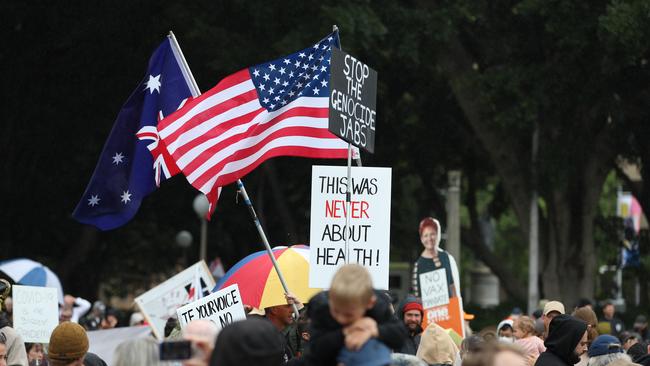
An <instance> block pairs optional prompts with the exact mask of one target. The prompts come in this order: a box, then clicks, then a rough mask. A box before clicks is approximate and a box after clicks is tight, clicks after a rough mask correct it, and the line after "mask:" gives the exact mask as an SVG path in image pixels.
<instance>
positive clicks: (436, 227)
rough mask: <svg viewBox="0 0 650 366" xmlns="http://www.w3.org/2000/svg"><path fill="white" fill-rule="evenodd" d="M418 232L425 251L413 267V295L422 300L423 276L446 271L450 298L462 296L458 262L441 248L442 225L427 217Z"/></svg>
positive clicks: (421, 222)
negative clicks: (421, 277)
mask: <svg viewBox="0 0 650 366" xmlns="http://www.w3.org/2000/svg"><path fill="white" fill-rule="evenodd" d="M418 232H419V234H420V242H421V243H422V246H423V247H424V249H423V250H422V254H420V257H419V258H418V259H417V261H415V264H414V265H413V282H412V287H413V294H414V295H415V296H416V297H420V298H422V295H421V294H420V275H421V274H423V273H428V272H432V271H436V270H440V269H444V270H445V274H446V276H447V285H448V291H449V297H454V296H460V280H459V276H458V266H457V265H456V260H455V259H454V257H453V256H452V255H451V254H449V253H447V252H446V251H445V250H443V249H441V248H440V237H441V235H442V229H441V227H440V223H439V222H438V220H436V219H434V218H432V217H426V218H424V219H422V221H420V226H419V229H418Z"/></svg>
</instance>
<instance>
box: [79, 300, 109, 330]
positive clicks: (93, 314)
mask: <svg viewBox="0 0 650 366" xmlns="http://www.w3.org/2000/svg"><path fill="white" fill-rule="evenodd" d="M105 312H106V305H104V303H103V302H101V301H99V300H97V301H95V302H94V303H93V307H92V309H91V310H90V312H89V313H88V314H86V316H83V317H82V318H81V319H80V320H79V324H81V325H83V327H84V328H86V330H96V329H99V327H100V325H101V322H102V319H103V318H104V313H105Z"/></svg>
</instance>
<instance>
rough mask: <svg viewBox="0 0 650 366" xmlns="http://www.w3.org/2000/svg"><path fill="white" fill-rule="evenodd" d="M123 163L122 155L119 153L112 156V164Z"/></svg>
mask: <svg viewBox="0 0 650 366" xmlns="http://www.w3.org/2000/svg"><path fill="white" fill-rule="evenodd" d="M123 162H124V155H122V153H121V152H116V153H115V155H113V164H115V165H120V163H123Z"/></svg>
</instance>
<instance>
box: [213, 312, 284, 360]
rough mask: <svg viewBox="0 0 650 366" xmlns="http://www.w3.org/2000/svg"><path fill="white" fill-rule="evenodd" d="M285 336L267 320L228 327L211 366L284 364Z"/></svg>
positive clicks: (218, 343) (218, 341)
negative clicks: (283, 339) (283, 338)
mask: <svg viewBox="0 0 650 366" xmlns="http://www.w3.org/2000/svg"><path fill="white" fill-rule="evenodd" d="M283 354H284V346H283V342H282V334H281V333H280V332H278V330H277V329H276V328H275V326H274V325H273V324H271V322H269V321H268V320H265V319H255V318H249V319H246V320H243V321H239V322H235V323H233V324H231V325H228V326H227V327H225V328H224V329H223V330H222V331H221V332H220V333H219V336H218V337H217V343H216V344H215V346H214V351H213V352H212V358H211V359H210V365H211V366H217V365H218V366H231V365H232V366H236V365H252V366H254V365H260V366H262V365H270V366H273V365H277V366H280V365H282V364H283V363H284V362H283V361H284V360H283Z"/></svg>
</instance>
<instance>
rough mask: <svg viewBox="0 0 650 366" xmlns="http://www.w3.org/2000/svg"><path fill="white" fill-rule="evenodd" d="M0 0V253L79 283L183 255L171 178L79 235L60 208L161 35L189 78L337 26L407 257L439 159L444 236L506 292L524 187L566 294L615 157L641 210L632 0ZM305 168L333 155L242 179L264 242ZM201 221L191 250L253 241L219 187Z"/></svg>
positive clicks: (176, 182) (291, 231)
mask: <svg viewBox="0 0 650 366" xmlns="http://www.w3.org/2000/svg"><path fill="white" fill-rule="evenodd" d="M0 10H2V12H3V14H6V15H7V16H6V17H5V19H6V20H7V21H5V22H2V23H1V24H0V29H2V30H3V34H5V47H4V52H1V53H0V62H1V63H2V66H3V68H2V69H3V70H5V74H4V78H3V79H4V83H3V84H4V85H5V86H6V89H5V90H6V91H5V93H4V96H5V101H6V102H5V104H4V105H5V109H4V112H5V113H4V118H3V119H4V123H3V126H4V133H3V134H2V136H1V137H0V139H2V140H1V143H0V153H2V156H3V157H4V160H5V163H4V164H3V172H2V173H3V174H2V177H3V179H2V181H1V183H0V190H1V192H2V195H1V196H2V198H0V199H1V201H0V203H1V204H2V207H3V208H4V209H3V210H2V222H3V223H4V225H3V227H4V230H3V232H2V233H0V243H2V245H1V246H0V255H1V256H2V257H4V258H8V257H17V256H26V257H31V258H34V259H37V260H42V261H44V262H45V263H47V264H49V265H50V266H51V267H52V268H53V269H55V270H57V271H58V272H59V273H60V274H61V275H62V277H63V280H64V285H65V287H66V289H69V290H70V291H74V292H77V293H79V294H85V295H86V296H89V297H93V296H94V295H95V294H96V293H97V291H98V289H97V286H98V284H99V283H101V282H110V281H115V279H118V280H119V281H134V282H143V283H144V282H146V281H147V280H148V279H149V276H150V275H151V274H152V273H155V272H160V271H165V270H169V269H170V268H172V267H173V265H174V264H176V263H177V262H178V260H179V258H181V257H182V256H183V252H182V250H181V249H180V248H178V247H177V246H176V245H175V243H174V237H175V235H176V233H177V232H178V231H180V230H183V229H188V230H190V231H192V232H193V233H197V234H196V235H195V242H197V241H198V226H199V221H198V219H197V218H196V215H195V214H194V212H193V210H192V207H191V202H192V199H193V197H194V195H195V191H194V190H193V188H191V187H190V186H189V184H187V182H186V181H185V180H184V179H183V178H182V177H176V178H174V179H172V180H171V181H168V182H165V183H164V184H163V186H162V187H161V189H160V190H159V191H158V192H155V193H154V194H153V195H151V196H150V197H149V198H147V199H146V200H145V202H144V204H143V206H142V207H141V209H140V212H139V214H138V215H137V216H136V218H135V219H134V220H133V221H132V222H131V223H129V224H128V225H126V226H125V227H123V228H120V229H117V230H114V231H110V232H98V231H96V230H94V229H92V228H88V227H84V226H82V225H80V224H78V223H76V222H75V221H73V220H72V219H71V217H70V213H71V212H72V210H73V208H74V207H75V205H76V204H77V202H78V200H79V199H80V197H81V195H82V193H83V191H84V188H85V185H86V184H87V182H88V179H89V178H90V175H91V174H92V171H93V169H94V166H95V163H96V160H97V157H98V155H99V152H100V151H101V147H102V145H103V143H104V140H105V138H106V137H107V136H108V133H109V131H110V129H111V126H112V124H113V122H114V118H115V116H116V114H117V112H118V111H119V108H120V107H121V105H122V103H123V102H124V101H125V100H126V98H127V97H128V95H129V94H130V92H131V91H132V89H133V88H134V87H135V85H137V83H138V81H139V80H141V78H142V77H143V75H142V73H143V70H144V69H145V66H146V60H147V59H148V57H149V55H150V53H151V51H152V50H153V49H155V47H156V46H157V44H158V43H159V42H160V41H161V40H162V39H163V37H164V36H165V35H166V34H167V32H168V31H169V30H173V31H174V32H175V34H176V35H177V37H178V39H179V41H180V44H181V47H182V48H183V50H184V53H185V56H186V58H187V60H188V62H189V64H190V67H191V68H192V71H193V73H194V75H195V76H196V78H197V82H198V84H199V85H200V87H201V89H202V90H207V89H208V88H210V87H212V86H214V85H215V84H216V83H217V82H218V81H219V80H220V79H221V78H223V77H224V76H226V75H228V74H230V73H232V72H235V71H237V70H239V69H242V68H244V67H247V66H249V65H253V64H256V63H260V62H264V61H267V60H270V59H273V58H277V57H279V56H281V55H284V54H287V53H290V52H294V51H295V50H297V49H299V48H302V47H304V46H305V45H307V44H310V43H312V42H313V41H314V40H317V39H319V38H320V37H322V36H323V35H325V34H327V33H329V32H330V31H331V29H332V25H333V24H336V25H338V27H339V28H340V33H341V42H342V47H343V49H344V50H346V51H348V52H350V53H352V54H354V55H355V56H357V57H358V58H360V59H361V60H364V61H365V62H367V63H368V64H370V65H372V66H373V68H375V69H376V70H378V72H379V86H378V116H379V120H378V124H377V126H378V127H377V141H376V146H377V149H376V154H374V155H367V154H365V155H363V161H364V165H371V166H388V167H392V168H393V180H394V181H393V197H392V220H391V222H392V230H391V243H392V245H391V252H392V255H391V258H392V259H393V260H396V261H397V260H402V261H409V262H410V261H412V260H414V259H415V258H416V256H417V253H418V252H419V251H420V248H421V247H420V243H419V238H418V237H417V223H418V221H419V219H420V218H421V217H423V216H425V215H433V216H437V217H440V218H441V219H442V222H443V223H444V222H445V219H446V218H445V187H446V181H447V178H446V173H447V171H449V170H450V169H460V170H461V171H463V176H464V180H463V182H464V183H463V199H464V202H463V204H464V215H465V216H464V217H465V221H464V222H463V234H462V241H463V248H467V249H470V251H471V252H472V253H473V254H475V255H476V256H477V257H480V258H481V259H482V260H483V261H485V262H486V264H487V265H488V266H490V267H491V268H492V269H493V271H494V272H495V273H496V274H497V275H499V276H500V277H502V278H509V280H508V281H506V282H505V283H503V284H504V286H505V287H506V290H507V292H508V293H509V294H510V295H511V296H512V297H513V298H515V299H518V300H523V299H525V296H526V293H525V285H524V282H521V283H520V282H519V281H517V280H516V279H513V277H508V276H510V275H511V274H512V273H520V271H521V270H522V268H523V267H525V266H527V263H522V259H521V257H519V259H518V260H517V259H516V258H515V257H513V261H512V262H510V263H505V264H504V263H502V261H500V260H499V258H500V257H499V256H500V255H501V254H503V252H504V251H508V250H513V249H512V248H515V250H517V251H518V252H520V253H525V251H526V243H527V238H528V232H529V205H530V197H531V194H532V192H533V191H536V192H538V194H539V208H540V217H541V232H540V235H541V244H540V246H541V248H542V249H541V253H542V257H541V258H540V261H541V267H540V268H541V269H542V274H541V276H540V280H541V282H542V290H543V294H544V295H545V296H552V297H556V296H557V297H562V298H564V299H567V300H568V301H570V300H574V299H575V298H576V297H578V296H586V297H593V295H594V292H593V291H594V285H595V282H594V280H595V277H596V265H597V254H598V251H597V247H596V246H595V244H594V243H595V242H596V241H597V238H595V237H594V233H595V232H596V228H595V221H594V220H595V219H596V218H597V216H598V214H599V213H600V208H599V206H598V203H599V198H600V197H601V194H602V189H603V184H604V183H605V180H606V177H607V176H608V174H609V173H610V172H611V171H613V170H616V169H617V167H618V165H617V161H618V159H619V158H621V157H624V158H627V159H628V160H630V161H632V162H633V163H635V164H638V166H639V167H640V169H641V173H642V176H643V177H644V178H645V179H644V180H643V182H642V183H633V182H627V183H626V184H627V187H629V189H633V190H634V191H635V193H636V194H637V196H638V197H639V200H640V201H641V203H642V205H643V206H644V207H646V211H648V210H650V188H648V182H650V173H648V171H649V168H648V162H650V150H649V149H648V147H647V143H646V142H647V140H648V137H650V129H649V128H648V123H647V121H648V111H647V108H645V106H646V101H647V100H648V92H649V87H648V85H650V83H648V81H649V76H650V73H649V70H648V56H649V54H648V51H649V48H648V46H647V39H648V35H650V22H649V21H648V20H649V19H648V18H649V16H650V15H649V14H650V5H649V4H648V3H647V2H646V1H643V0H629V1H623V0H610V1H605V0H597V1H562V0H553V1H547V0H545V1H542V0H524V1H505V0H497V1H471V0H461V1H439V2H427V1H404V2H393V1H384V0H381V1H372V2H371V1H364V0H356V1H327V2H312V1H304V2H297V3H296V2H292V3H273V5H272V6H271V5H270V4H269V3H268V2H264V1H260V0H250V1H229V2H227V1H216V2H215V1H195V2H191V3H179V2H173V1H142V2H129V3H127V2H124V3H121V4H118V5H116V4H109V3H106V4H103V3H93V4H91V3H88V2H82V1H78V0H71V1H68V2H66V4H65V6H53V5H51V4H47V3H46V2H36V3H33V2H6V3H3V4H2V5H0ZM535 131H537V134H538V135H537V136H538V137H537V138H538V143H539V151H538V153H537V156H536V159H533V152H532V146H533V143H532V141H533V134H534V133H535ZM312 164H343V162H342V161H341V162H334V161H313V160H307V159H298V158H276V159H273V160H271V161H268V162H266V163H265V164H263V165H262V166H261V167H260V168H259V169H256V170H255V171H254V172H253V173H251V174H249V175H248V176H247V177H245V178H244V182H245V183H246V185H247V188H248V190H249V194H250V195H251V198H252V199H253V202H254V204H255V205H256V208H257V209H258V211H259V212H258V213H259V215H260V217H261V219H262V222H263V224H264V226H265V228H266V230H267V232H268V236H269V238H270V240H271V243H272V244H274V245H281V244H293V243H304V242H306V241H307V238H308V237H309V218H308V215H309V208H310V205H309V193H310V187H309V183H308V182H309V177H310V171H311V165H312ZM620 179H625V177H624V176H622V175H620ZM486 220H487V221H486ZM489 221H491V222H497V225H496V226H497V230H498V231H499V233H498V234H499V235H498V238H499V240H502V241H504V242H505V243H507V245H505V246H504V245H501V246H499V245H497V248H496V249H490V248H489V247H488V246H486V244H485V240H484V233H483V232H482V231H481V230H480V223H481V222H489ZM209 227H210V228H209V243H210V247H209V254H210V256H214V255H217V254H219V255H220V256H222V258H223V259H224V261H225V262H226V264H233V263H234V262H236V261H237V260H238V259H240V258H242V257H243V256H244V255H246V254H248V253H250V252H252V251H255V250H260V249H261V246H260V245H259V243H260V241H259V239H258V237H257V233H256V231H255V228H254V226H253V224H252V222H251V220H250V218H249V217H248V213H247V211H246V210H245V208H244V207H243V205H242V204H241V203H238V202H237V200H236V192H235V189H234V187H226V188H225V189H224V192H223V195H222V197H221V199H220V202H219V206H218V208H217V211H216V213H215V218H214V219H213V221H212V222H211V223H210V225H209ZM609 245H615V243H609ZM194 247H196V245H195V246H194ZM194 247H193V248H194ZM191 251H192V253H195V252H198V249H197V250H194V249H191ZM142 258H147V260H146V261H143V260H142ZM189 259H190V260H194V259H196V255H195V254H192V255H190V258H189ZM523 261H524V262H526V261H525V259H524V260H523ZM80 278H84V281H80V280H79V279H80ZM567 281H569V282H567ZM571 281H573V282H571ZM561 284H565V286H561ZM567 284H568V285H567ZM576 288H577V289H578V291H575V289H576Z"/></svg>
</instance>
